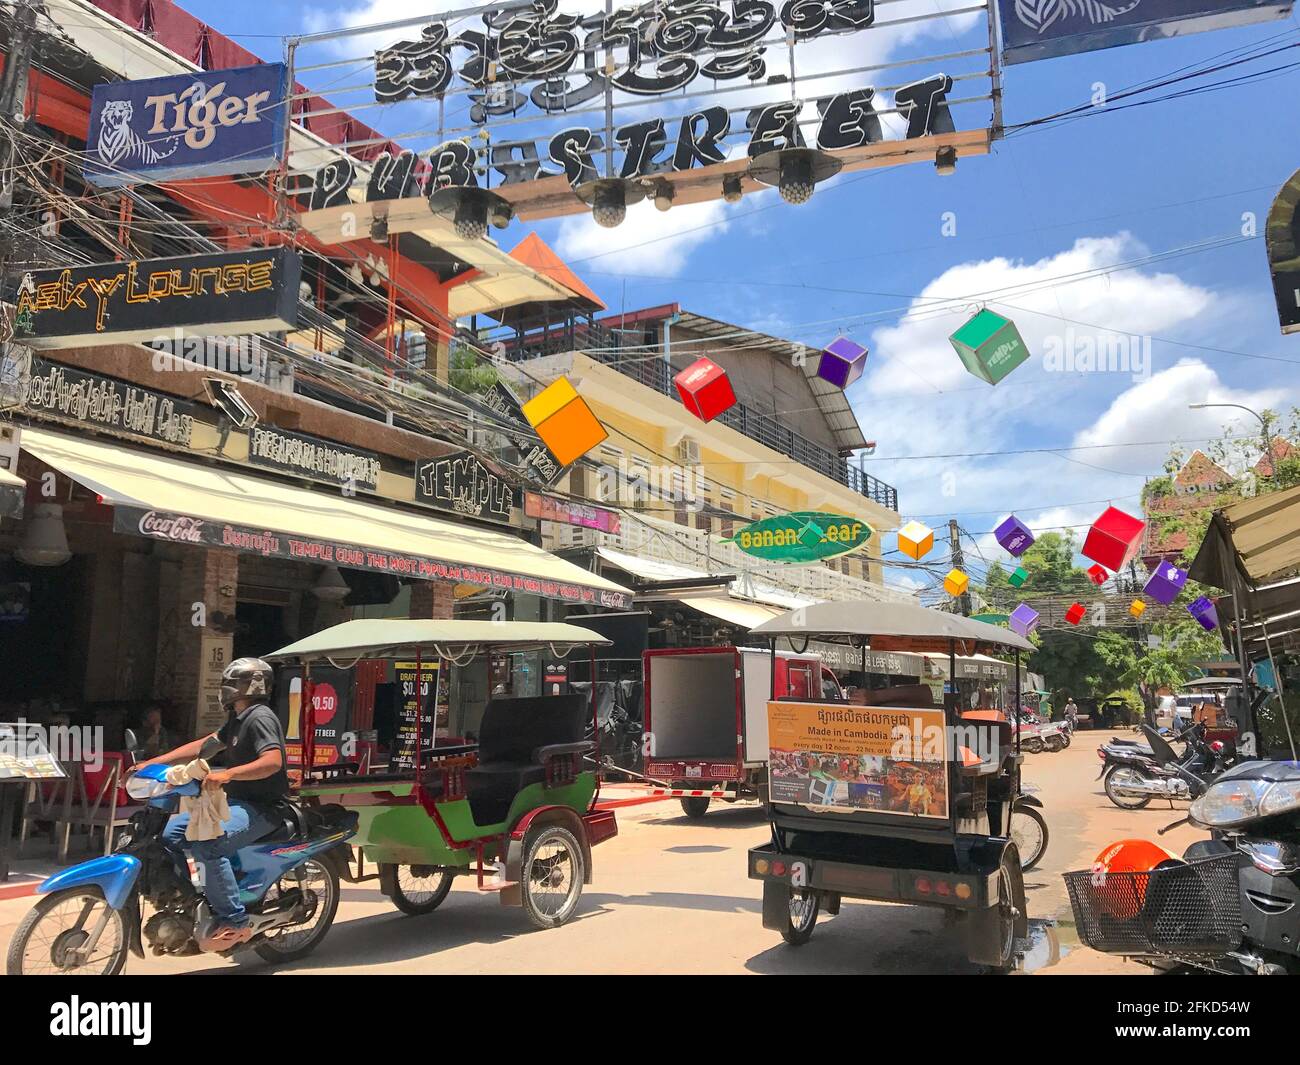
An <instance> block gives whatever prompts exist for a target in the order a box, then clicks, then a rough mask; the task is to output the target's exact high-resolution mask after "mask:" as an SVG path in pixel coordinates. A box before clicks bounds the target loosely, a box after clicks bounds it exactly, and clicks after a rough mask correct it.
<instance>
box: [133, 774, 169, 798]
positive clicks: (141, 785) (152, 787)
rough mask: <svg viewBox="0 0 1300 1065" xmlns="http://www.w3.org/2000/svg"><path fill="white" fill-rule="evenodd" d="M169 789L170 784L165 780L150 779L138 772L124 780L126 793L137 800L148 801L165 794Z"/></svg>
mask: <svg viewBox="0 0 1300 1065" xmlns="http://www.w3.org/2000/svg"><path fill="white" fill-rule="evenodd" d="M170 790H171V785H170V784H168V783H167V781H165V780H161V779H156V780H151V779H150V778H148V777H143V776H139V775H138V774H137V775H136V776H133V777H131V779H130V780H128V781H127V782H126V793H127V794H128V795H130V796H131V798H133V799H135V800H137V801H138V802H148V801H149V800H150V799H156V798H158V796H160V795H166V794H167V792H169V791H170Z"/></svg>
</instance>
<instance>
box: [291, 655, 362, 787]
mask: <svg viewBox="0 0 1300 1065" xmlns="http://www.w3.org/2000/svg"><path fill="white" fill-rule="evenodd" d="M284 674H287V675H281V677H280V678H279V683H277V685H276V709H277V713H278V714H279V717H280V721H281V723H282V724H283V725H284V738H285V751H286V753H287V755H288V757H289V765H291V766H299V765H301V764H302V741H303V735H302V731H303V720H304V717H305V715H304V714H303V703H302V671H301V670H285V671H284ZM311 683H312V694H311V705H312V721H313V722H314V723H315V740H314V743H313V746H312V759H311V761H312V765H313V766H327V765H333V764H334V763H335V762H339V761H348V759H349V754H348V752H347V751H346V750H345V742H346V739H347V737H348V735H349V730H350V729H351V727H352V671H351V670H348V669H338V668H336V667H334V666H313V667H312V671H311Z"/></svg>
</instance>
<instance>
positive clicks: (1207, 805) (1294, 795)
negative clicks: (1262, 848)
mask: <svg viewBox="0 0 1300 1065" xmlns="http://www.w3.org/2000/svg"><path fill="white" fill-rule="evenodd" d="M1297 807H1300V781H1281V782H1279V783H1276V784H1275V783H1272V782H1271V781H1267V780H1224V781H1221V782H1220V783H1218V784H1213V785H1211V786H1210V788H1209V790H1208V791H1206V793H1205V794H1204V795H1202V796H1201V797H1200V798H1199V799H1197V800H1196V801H1195V802H1194V803H1192V809H1191V811H1190V812H1191V818H1192V820H1193V821H1195V822H1196V823H1197V824H1198V825H1202V826H1203V827H1205V828H1226V827H1229V826H1231V825H1240V824H1245V823H1246V822H1247V821H1257V820H1259V819H1260V818H1262V817H1272V816H1274V815H1275V814H1280V813H1286V812H1287V811H1288V810H1294V809H1296V808H1297Z"/></svg>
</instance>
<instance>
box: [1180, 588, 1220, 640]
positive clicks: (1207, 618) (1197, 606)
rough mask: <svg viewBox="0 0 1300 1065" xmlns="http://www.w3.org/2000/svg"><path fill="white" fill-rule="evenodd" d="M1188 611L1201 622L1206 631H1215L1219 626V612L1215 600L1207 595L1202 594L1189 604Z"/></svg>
mask: <svg viewBox="0 0 1300 1065" xmlns="http://www.w3.org/2000/svg"><path fill="white" fill-rule="evenodd" d="M1187 612H1188V613H1189V614H1191V615H1192V617H1194V618H1195V619H1196V620H1197V621H1198V622H1199V623H1200V626H1201V628H1203V629H1204V630H1205V631H1206V632H1213V631H1214V630H1215V629H1217V628H1218V627H1219V612H1218V610H1216V609H1215V607H1214V602H1213V600H1211V599H1208V598H1207V597H1206V596H1201V598H1199V599H1198V600H1196V602H1194V603H1189V604H1188V605H1187Z"/></svg>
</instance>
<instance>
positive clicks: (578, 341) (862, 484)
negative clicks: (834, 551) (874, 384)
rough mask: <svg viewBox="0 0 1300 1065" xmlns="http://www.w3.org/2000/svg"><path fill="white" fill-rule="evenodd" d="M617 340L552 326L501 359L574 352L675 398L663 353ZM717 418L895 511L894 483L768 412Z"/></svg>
mask: <svg viewBox="0 0 1300 1065" xmlns="http://www.w3.org/2000/svg"><path fill="white" fill-rule="evenodd" d="M619 340H620V334H619V333H617V332H615V331H612V330H606V329H604V328H602V327H601V326H600V324H599V323H598V322H583V323H581V324H579V325H577V327H576V328H574V327H572V325H569V326H566V327H563V328H556V329H552V330H550V331H548V332H547V333H545V334H544V335H542V334H533V335H527V334H526V335H524V336H523V337H513V338H512V339H511V340H506V341H504V343H505V346H506V358H508V359H509V360H510V361H511V362H520V361H524V360H526V359H536V358H541V357H542V356H545V355H555V354H560V353H562V352H567V351H577V352H579V353H581V354H584V355H586V356H587V357H588V358H591V359H595V360H596V361H597V362H603V363H605V364H607V365H609V366H610V367H612V368H613V369H615V370H617V371H618V372H619V373H621V374H623V375H625V376H627V377H630V378H632V379H633V380H634V381H637V382H639V383H640V384H643V385H645V386H646V387H647V388H652V389H654V390H655V391H656V392H659V393H662V394H663V395H665V396H671V397H673V398H676V396H677V390H676V389H675V388H674V387H673V382H672V371H671V369H670V368H669V366H668V364H667V363H666V362H664V360H663V357H662V355H661V354H657V353H656V352H655V351H653V350H647V349H645V348H642V347H637V348H635V349H633V350H630V351H620V350H618V349H619V347H620V344H619ZM716 420H717V421H719V422H721V423H722V424H723V425H726V426H728V427H729V428H732V429H735V430H736V432H738V433H740V434H742V435H743V436H747V437H749V439H751V440H755V441H757V442H758V443H760V444H762V445H763V446H764V447H769V448H771V449H772V450H773V451H777V452H779V453H780V454H782V455H785V456H787V457H789V458H792V459H794V460H795V461H796V462H798V463H801V464H802V465H804V466H807V467H808V468H809V469H812V470H816V471H817V472H818V473H820V474H822V475H823V476H826V477H829V478H830V479H831V480H832V481H835V482H837V483H839V484H842V485H844V486H845V487H846V488H848V489H849V490H850V491H852V492H855V493H856V494H857V495H860V496H864V497H866V498H867V499H870V500H872V501H873V502H875V503H879V504H880V505H881V506H882V507H884V508H885V509H886V510H892V511H895V512H897V511H898V489H896V488H895V487H893V485H889V484H886V483H885V482H884V481H881V480H878V479H877V478H875V477H872V476H871V475H870V474H868V473H863V472H862V471H861V470H860V469H858V468H857V467H855V466H851V465H850V464H849V462H848V460H847V459H845V458H843V457H842V456H840V455H837V454H836V453H835V452H833V451H830V450H828V449H827V448H824V447H822V446H821V445H820V444H815V443H813V442H812V441H811V440H809V439H808V438H807V437H805V436H800V435H799V434H798V433H796V432H795V431H794V430H793V429H790V428H788V427H787V426H785V425H782V424H781V422H780V421H779V420H778V419H776V418H774V417H773V416H772V415H770V414H764V413H763V412H762V411H757V410H754V409H752V408H751V407H747V406H745V405H744V404H743V403H737V404H736V405H735V406H734V407H732V408H730V409H729V410H727V411H724V412H723V413H722V414H721V415H719V416H718V418H717V419H716Z"/></svg>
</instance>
